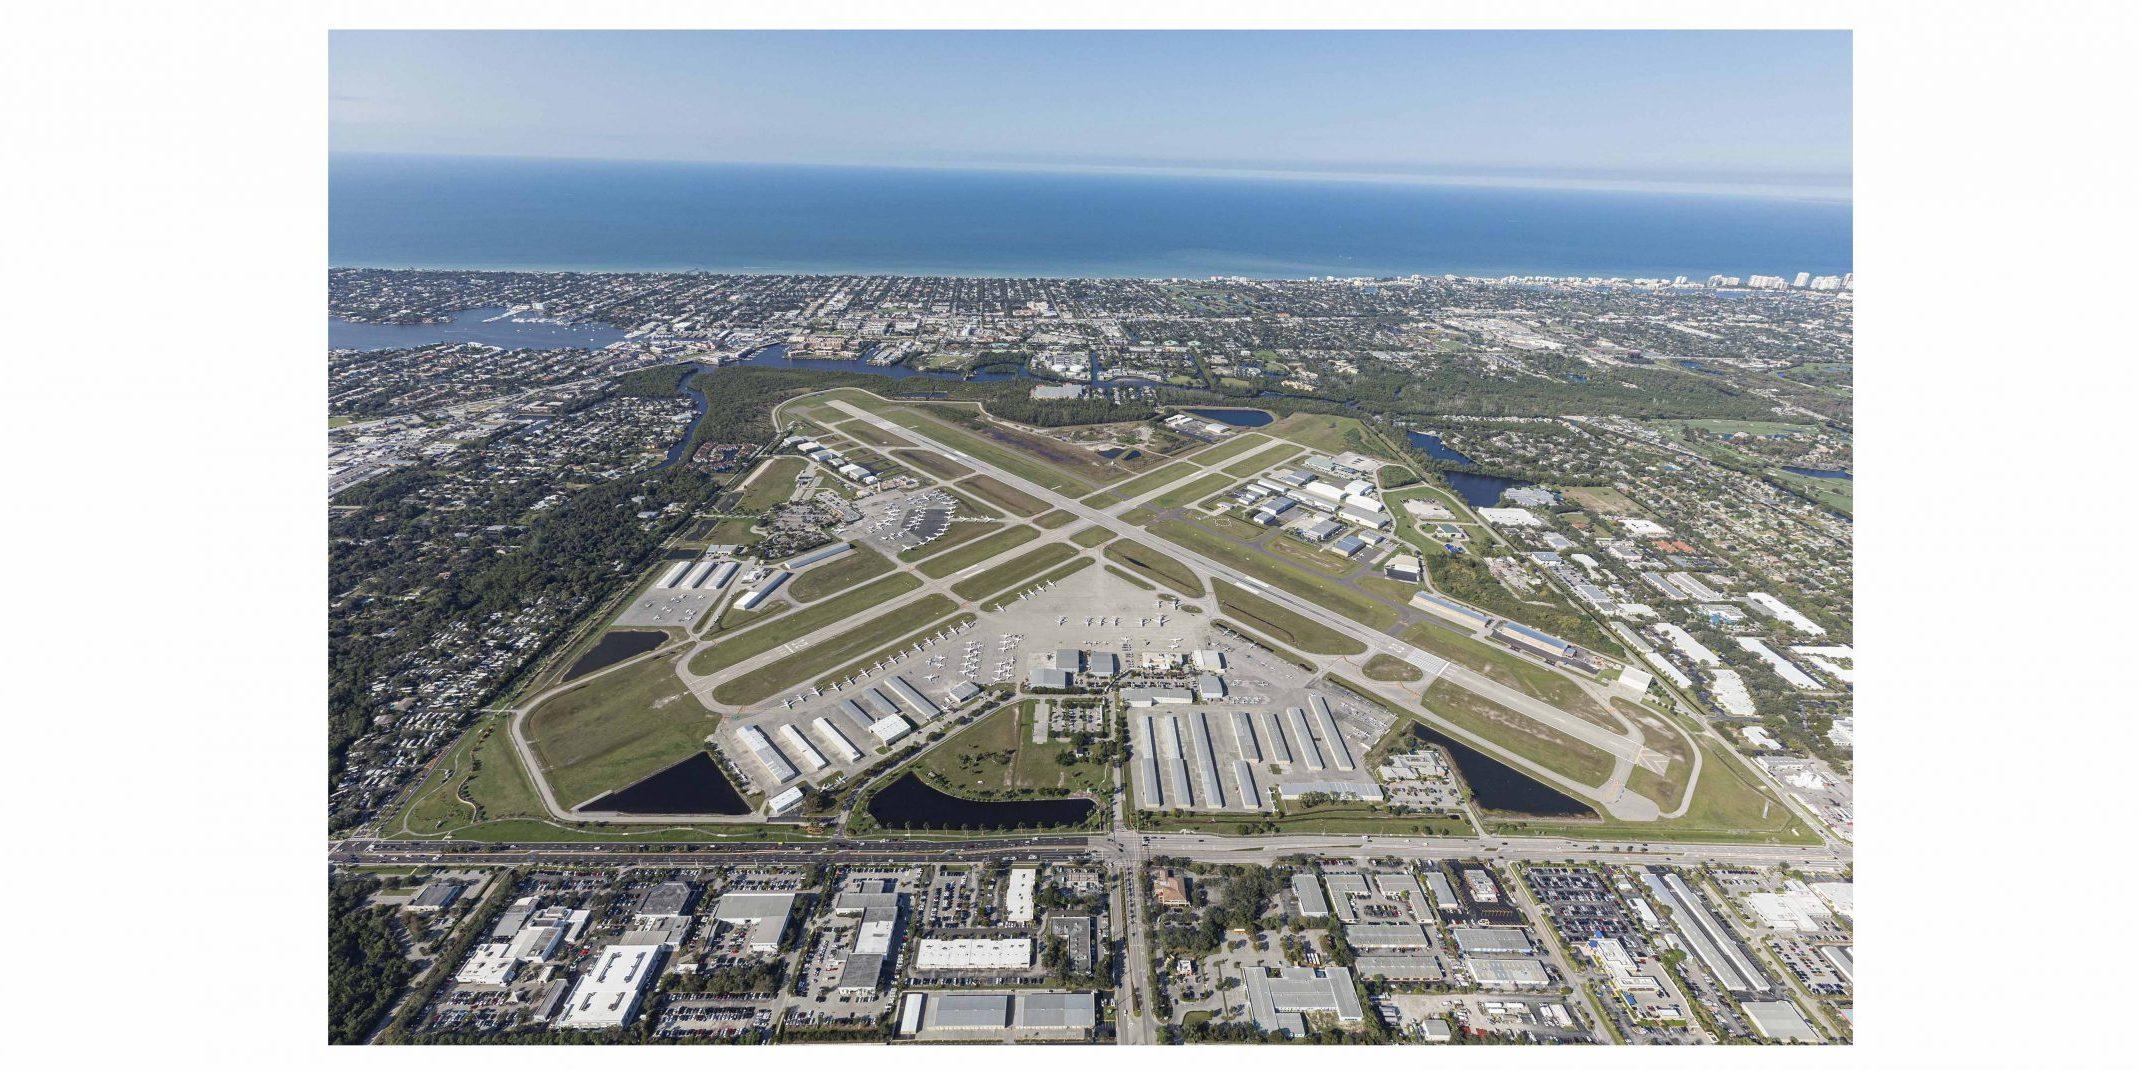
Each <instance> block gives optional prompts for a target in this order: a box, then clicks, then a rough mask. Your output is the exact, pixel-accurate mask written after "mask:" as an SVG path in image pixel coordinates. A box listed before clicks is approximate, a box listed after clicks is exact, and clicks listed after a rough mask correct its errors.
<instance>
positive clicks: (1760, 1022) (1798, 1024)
mask: <svg viewBox="0 0 2140 1070" xmlns="http://www.w3.org/2000/svg"><path fill="white" fill-rule="evenodd" d="M1739 1006H1740V1007H1741V1008H1743V1009H1744V1010H1745V1011H1746V1018H1747V1020H1748V1021H1751V1022H1752V1023H1754V1028H1755V1029H1756V1030H1758V1031H1760V1033H1761V1035H1762V1036H1765V1037H1768V1038H1769V1039H1771V1040H1789V1041H1796V1042H1799V1043H1804V1044H1818V1043H1820V1034H1819V1033H1816V1032H1814V1031H1813V1027H1812V1026H1811V1025H1808V1024H1806V1018H1805V1015H1802V1014H1800V1013H1798V1007H1797V1006H1796V1005H1795V1004H1793V1003H1791V1002H1790V1001H1789V1000H1782V999H1772V1000H1752V1001H1749V1002H1746V1003H1741V1004H1740V1005H1739Z"/></svg>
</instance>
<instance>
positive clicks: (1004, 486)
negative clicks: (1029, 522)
mask: <svg viewBox="0 0 2140 1070" xmlns="http://www.w3.org/2000/svg"><path fill="white" fill-rule="evenodd" d="M959 486H960V488H962V489H964V490H965V491H967V492H968V493H970V494H972V495H973V496H974V497H976V498H979V499H981V500H982V501H985V502H988V503H989V504H991V505H998V506H1001V507H1003V508H1004V509H1006V510H1008V511H1010V512H1013V513H1016V514H1017V515H1019V516H1032V515H1033V514H1034V513H1037V512H1039V511H1041V510H1042V509H1045V508H1047V507H1048V503H1046V502H1044V501H1041V500H1040V499H1038V498H1035V497H1033V496H1032V495H1030V494H1027V493H1026V492H1024V491H1022V490H1018V489H1016V488H1014V487H1012V486H1011V485H1010V484H1008V483H1005V482H1003V481H1002V480H1000V479H997V478H995V477H994V476H974V477H972V478H970V479H968V480H966V481H965V482H963V483H960V484H959Z"/></svg>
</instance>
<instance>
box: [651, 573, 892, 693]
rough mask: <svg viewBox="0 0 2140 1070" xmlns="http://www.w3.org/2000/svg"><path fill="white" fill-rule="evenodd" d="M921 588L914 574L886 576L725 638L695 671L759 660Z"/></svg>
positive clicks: (695, 662)
mask: <svg viewBox="0 0 2140 1070" xmlns="http://www.w3.org/2000/svg"><path fill="white" fill-rule="evenodd" d="M919 586H921V580H920V579H919V578H917V577H915V576H913V575H912V574H910V573H905V572H902V573H900V574H898V575H896V576H886V577H885V578H883V579H881V580H878V581H877V582H875V583H872V584H870V585H869V586H867V587H859V588H856V589H855V590H852V591H849V592H847V593H846V594H843V595H839V596H837V597H834V598H828V599H826V600H824V601H822V602H817V603H813V604H812V605H810V606H807V607H805V608H803V609H799V610H796V611H795V612H792V613H789V614H787V615H785V616H781V617H777V618H775V619H773V620H771V621H768V622H766V623H765V625H764V626H763V627H757V628H749V629H746V630H744V631H740V632H734V633H731V634H727V635H723V636H722V637H721V638H720V639H719V640H718V641H716V642H715V643H714V644H713V645H712V646H710V647H707V648H706V649H704V650H701V651H699V652H698V654H697V656H695V657H693V658H692V659H691V671H692V672H694V673H697V674H698V675H700V676H705V675H707V674H709V673H715V672H719V671H720V670H722V669H725V668H727V667H729V666H730V665H735V664H738V663H740V662H743V661H747V660H749V659H751V658H754V657H757V656H758V655H760V654H763V653H765V652H766V651H768V650H771V649H773V648H774V647H776V646H779V645H780V644H782V643H786V642H792V641H793V640H796V639H800V638H802V637H803V636H805V635H808V634H810V633H811V632H814V631H817V630H818V629H819V628H823V627H826V626H827V625H832V624H837V623H839V622H840V621H843V620H846V619H847V618H849V617H852V616H854V615H855V614H857V613H860V612H862V611H863V610H866V609H868V608H870V607H871V606H874V605H878V604H880V603H883V602H889V601H891V600H892V599H894V598H897V597H899V596H900V595H903V594H905V593H907V592H908V591H911V590H913V589H915V588H916V587H919Z"/></svg>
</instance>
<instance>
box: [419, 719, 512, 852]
mask: <svg viewBox="0 0 2140 1070" xmlns="http://www.w3.org/2000/svg"><path fill="white" fill-rule="evenodd" d="M464 795H465V796H467V798H468V800H469V801H463V800H462V798H461V797H462V796H464ZM479 808H480V809H479ZM541 816H543V810H542V800H541V799H540V798H539V797H537V796H536V794H535V785H534V784H532V783H530V782H529V781H528V774H527V770H525V769H523V768H521V766H520V759H519V758H518V757H517V756H516V755H514V753H513V743H512V737H511V736H510V735H509V734H508V729H507V726H506V718H505V717H503V716H492V717H486V718H484V719H483V720H482V721H479V722H478V723H477V724H476V725H475V726H474V727H472V728H470V729H469V730H468V732H467V733H466V734H464V735H462V736H461V738H460V740H459V741H458V742H456V743H455V744H454V745H453V746H452V747H451V748H450V749H449V750H448V751H447V752H446V753H445V754H444V755H443V756H441V757H440V758H439V760H438V762H437V764H436V765H435V766H434V767H433V768H432V771H431V775H430V776H429V777H427V778H426V779H425V781H424V784H423V786H422V787H420V788H418V789H417V790H416V791H414V792H412V793H410V795H409V802H408V805H407V806H406V807H405V808H404V809H403V812H402V818H403V820H402V821H395V822H390V823H389V825H390V826H391V827H392V828H394V829H397V830H398V829H400V828H402V827H403V822H406V824H407V828H408V830H409V831H410V832H412V833H415V834H417V835H435V834H445V833H451V832H455V831H456V830H459V829H462V828H465V827H467V826H469V825H473V824H479V823H482V822H485V821H496V820H500V819H504V818H515V817H537V818H539V817H541Z"/></svg>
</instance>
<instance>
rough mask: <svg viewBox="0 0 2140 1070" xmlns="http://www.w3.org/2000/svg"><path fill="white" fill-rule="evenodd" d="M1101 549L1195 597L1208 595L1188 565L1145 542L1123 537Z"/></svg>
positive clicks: (1112, 558) (1110, 555) (1134, 568)
mask: <svg viewBox="0 0 2140 1070" xmlns="http://www.w3.org/2000/svg"><path fill="white" fill-rule="evenodd" d="M1100 552H1101V553H1103V554H1106V555H1107V559H1108V560H1110V561H1113V562H1115V563H1117V564H1120V565H1123V566H1125V567H1127V568H1129V569H1130V570H1131V571H1133V572H1140V573H1143V574H1144V575H1146V576H1150V577H1151V578H1153V579H1155V580H1158V581H1159V582H1161V583H1163V584H1166V585H1167V586H1169V587H1172V588H1173V589H1175V590H1176V591H1179V592H1181V593H1182V594H1185V595H1188V596H1189V597H1191V598H1202V597H1204V585H1203V583H1202V582H1201V581H1199V580H1198V579H1197V578H1196V574H1195V573H1193V572H1190V571H1189V569H1188V568H1187V566H1184V565H1183V564H1182V563H1181V562H1179V561H1176V560H1175V559H1173V558H1171V557H1168V556H1167V555H1165V554H1163V553H1160V552H1159V551H1157V550H1154V549H1152V548H1151V547H1149V546H1146V545H1144V544H1143V543H1141V542H1132V541H1131V540H1129V539H1121V540H1118V541H1116V542H1111V543H1108V544H1107V549H1105V550H1102V551H1100Z"/></svg>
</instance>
